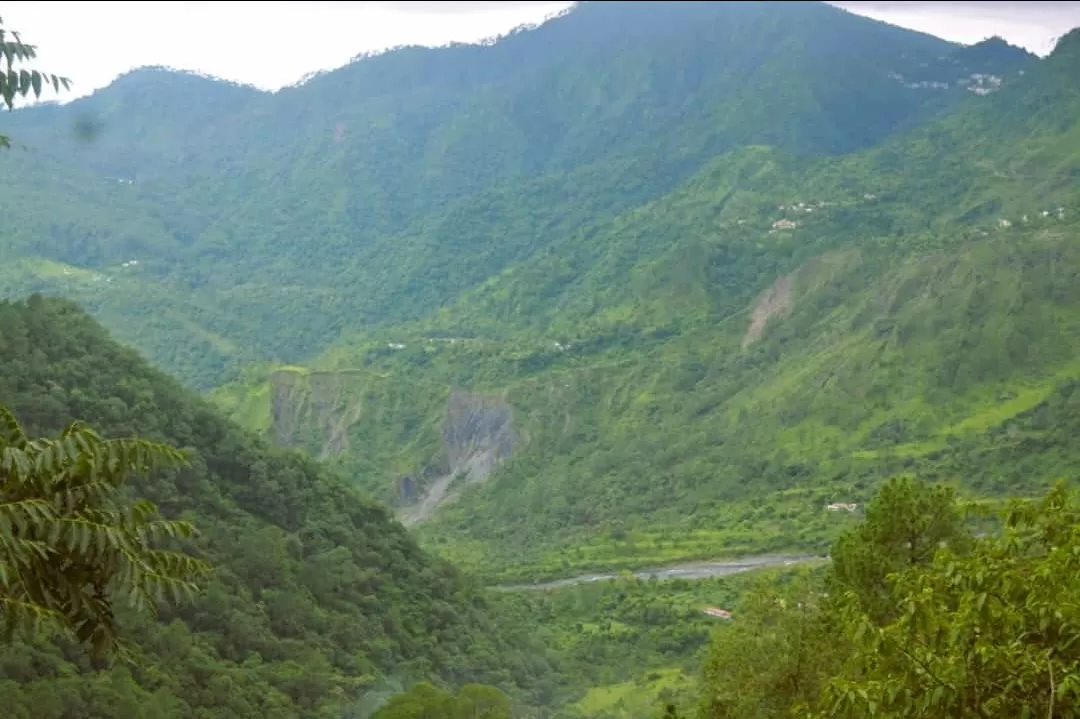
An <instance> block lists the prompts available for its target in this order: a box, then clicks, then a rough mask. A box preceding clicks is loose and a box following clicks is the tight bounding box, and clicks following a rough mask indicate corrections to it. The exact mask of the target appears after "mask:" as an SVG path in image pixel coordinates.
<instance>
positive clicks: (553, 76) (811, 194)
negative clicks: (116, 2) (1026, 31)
mask: <svg viewBox="0 0 1080 719" xmlns="http://www.w3.org/2000/svg"><path fill="white" fill-rule="evenodd" d="M0 41H3V37H0ZM5 47H7V46H5ZM12 47H14V46H12ZM19 52H21V53H23V54H19V53H14V55H13V56H12V57H13V58H14V60H15V61H17V62H24V61H33V60H34V57H33V55H32V54H29V55H28V54H26V53H25V51H24V50H20V51H19ZM5 57H6V54H5ZM6 62H8V63H10V62H12V58H8V59H7V60H6ZM57 70H63V68H57ZM12 78H14V79H12ZM13 83H14V84H13ZM52 84H54V85H57V86H60V87H62V86H63V82H61V81H60V80H59V79H58V81H57V82H54V83H52ZM13 88H14V89H13ZM0 90H2V91H3V92H2V93H0V94H2V95H3V97H4V100H5V103H6V104H7V105H8V106H9V107H10V106H11V105H12V103H13V100H15V99H16V98H17V97H18V96H19V95H21V94H28V93H31V92H36V91H37V90H36V89H35V81H34V80H33V76H31V75H27V76H25V78H24V77H22V76H20V75H18V73H16V74H15V75H0ZM0 139H3V140H4V141H5V143H4V144H6V145H8V147H6V148H5V149H3V150H2V151H0V297H3V298H7V299H6V300H0V361H2V362H3V366H4V367H5V370H4V372H2V373H0V406H2V407H6V408H9V409H10V410H11V412H12V417H13V418H17V419H18V421H19V422H21V423H22V426H23V428H24V429H25V432H26V435H25V436H23V435H22V434H21V430H20V431H18V432H16V431H15V430H14V429H11V427H15V426H16V425H15V424H14V419H12V418H9V417H7V415H6V414H5V415H3V417H2V418H0V419H4V423H6V424H10V427H9V428H8V429H7V430H5V431H7V433H8V434H7V435H6V436H5V438H4V440H3V444H0V447H3V448H4V449H3V452H5V453H6V452H7V451H8V448H11V447H14V448H16V449H17V450H18V451H19V452H22V451H23V449H24V448H26V447H30V449H29V450H26V451H27V452H29V454H26V455H25V456H29V457H37V458H38V459H36V460H34V461H33V462H30V463H29V464H27V463H25V462H24V463H23V465H20V466H21V467H24V468H25V467H29V469H25V471H24V470H23V469H18V468H17V467H16V466H15V464H14V462H15V460H14V459H10V458H8V457H16V456H23V455H21V454H18V453H17V452H16V453H7V454H4V457H5V458H8V459H3V462H6V463H7V464H4V465H3V466H2V467H0V472H4V473H7V474H4V475H3V476H4V477H8V476H9V475H10V477H17V476H18V477H30V478H33V479H35V480H39V479H41V478H42V477H47V476H48V475H49V471H50V470H49V467H50V466H51V465H50V464H49V462H50V461H51V459H50V458H51V457H53V455H52V454H50V452H52V451H53V449H50V448H61V449H58V450H56V451H59V452H61V454H63V453H64V452H67V451H68V450H67V449H64V448H65V447H69V446H71V441H68V442H67V444H65V441H66V440H65V439H64V437H65V436H67V435H60V434H59V433H61V432H63V431H64V428H65V427H66V426H69V423H70V422H71V421H73V420H79V421H83V422H87V423H88V426H89V427H92V428H93V429H94V430H96V431H97V432H99V433H100V435H101V437H105V438H127V437H133V436H138V437H140V438H142V439H143V440H146V441H151V442H155V443H160V444H156V445H153V446H156V447H159V448H165V447H166V446H172V447H176V448H178V449H179V451H180V452H181V453H182V454H183V455H184V456H185V457H186V458H187V460H188V461H187V463H186V464H185V465H182V466H173V467H165V468H159V469H156V470H154V471H152V472H150V473H142V474H139V475H138V476H135V475H133V476H132V477H131V480H130V483H129V484H128V485H126V489H125V490H124V495H123V496H124V497H125V498H126V499H127V500H130V501H135V500H136V499H137V498H143V499H145V500H147V501H149V502H152V503H153V504H154V505H156V507H157V508H159V509H160V511H161V513H162V515H163V516H164V517H165V518H166V519H167V520H168V521H169V522H171V523H172V524H168V525H162V526H163V527H164V526H169V527H173V528H174V529H175V530H176V532H177V533H180V534H187V533H188V531H189V529H190V530H192V531H193V532H194V533H193V535H192V536H191V537H188V538H181V539H179V540H177V544H178V545H179V546H180V547H182V548H183V549H184V552H185V554H184V556H190V557H191V558H192V559H193V561H195V562H197V564H193V565H191V568H195V567H198V568H200V570H201V569H203V568H206V567H210V568H212V569H211V571H210V572H209V574H207V575H206V576H205V577H202V578H201V580H200V581H199V582H194V583H191V584H190V585H189V584H185V588H186V589H188V590H191V591H188V592H186V593H185V594H186V598H184V600H183V601H180V599H181V598H180V597H175V598H174V599H176V601H160V600H161V599H162V597H155V596H153V592H150V591H147V592H145V594H146V596H147V597H149V598H150V601H148V602H147V603H148V604H150V605H152V606H154V607H156V609H157V616H156V617H155V616H153V614H152V613H146V612H139V611H135V610H134V609H131V608H128V607H126V605H125V606H124V607H123V608H121V609H119V610H118V612H119V613H118V614H117V616H116V617H112V618H109V617H107V615H108V612H104V613H102V615H101V616H106V617H107V618H109V621H108V622H106V625H107V626H108V629H109V632H110V634H109V637H112V634H111V632H112V631H113V629H116V631H117V632H119V634H118V636H121V637H123V638H126V640H127V643H128V646H129V648H130V652H131V654H130V655H126V656H125V657H124V659H123V660H122V661H119V662H117V663H116V664H115V665H112V666H110V667H108V668H105V669H103V665H102V660H101V657H100V656H99V655H98V653H95V652H94V651H93V649H94V642H93V641H90V642H89V644H90V645H91V646H90V647H89V648H88V647H87V646H85V645H86V644H87V643H88V642H87V641H86V640H87V636H86V635H87V634H88V633H89V632H90V630H89V629H84V630H83V632H82V634H80V633H79V631H75V632H74V635H75V636H74V637H73V636H71V634H72V633H71V632H69V633H68V634H67V635H65V634H61V635H57V636H53V635H52V634H49V633H48V632H37V633H33V632H32V633H31V634H30V635H29V637H23V638H12V639H11V641H8V642H7V643H5V644H4V645H3V646H2V647H0V695H2V697H3V704H4V706H5V707H6V709H5V711H8V713H9V714H11V715H12V716H15V717H21V716H26V717H31V716H32V717H38V716H41V717H57V719H60V718H61V717H65V718H66V717H84V716H90V717H94V716H101V717H112V716H132V717H198V718H200V719H201V718H203V717H226V716H228V717H232V716H237V717H246V716H256V715H259V716H271V717H281V718H283V719H284V717H348V718H350V719H353V718H355V719H361V718H362V719H420V717H449V718H450V719H455V718H456V717H461V719H465V717H473V718H475V717H481V716H482V717H487V719H505V718H507V717H533V716H536V717H544V716H551V717H559V719H585V718H586V717H588V718H590V719H658V718H659V717H660V716H665V717H668V718H669V719H670V718H671V717H686V716H698V717H699V719H721V718H727V717H732V718H735V717H744V716H748V715H752V716H761V717H765V718H766V719H767V718H768V717H773V716H776V717H779V716H790V715H791V712H792V711H793V710H795V711H797V712H801V713H802V714H803V715H808V716H821V717H825V716H829V717H844V716H850V717H865V716H871V715H882V716H895V717H924V716H925V717H928V718H929V717H937V716H943V715H948V716H971V717H987V716H993V717H997V716H1050V717H1072V716H1074V715H1075V711H1074V710H1073V709H1071V708H1070V707H1073V706H1075V705H1076V704H1077V699H1078V697H1077V696H1076V692H1077V687H1078V686H1080V685H1078V684H1077V682H1078V681H1080V675H1078V673H1077V671H1078V670H1077V666H1078V665H1077V661H1080V657H1077V656H1075V651H1074V648H1073V647H1072V644H1071V643H1070V642H1069V641H1068V637H1069V636H1071V635H1072V634H1075V631H1076V626H1075V621H1076V617H1074V616H1073V615H1074V614H1075V611H1074V610H1075V606H1074V605H1075V604H1076V601H1077V598H1078V596H1080V595H1078V594H1077V588H1076V587H1075V586H1074V585H1075V581H1074V580H1073V578H1072V577H1073V576H1074V575H1075V571H1074V570H1075V567H1074V566H1073V564H1074V563H1075V558H1076V556H1080V555H1077V553H1076V551H1075V547H1074V545H1075V543H1076V530H1075V527H1076V526H1077V525H1076V521H1075V520H1076V512H1077V511H1078V510H1077V509H1076V506H1075V503H1074V500H1073V499H1072V498H1071V496H1070V495H1069V493H1068V491H1067V490H1066V489H1064V488H1061V487H1058V488H1057V489H1053V488H1054V487H1055V486H1056V483H1057V482H1058V481H1059V480H1062V479H1071V478H1072V477H1073V476H1074V475H1075V474H1076V468H1077V466H1080V456H1078V452H1080V449H1078V448H1077V446H1076V442H1075V437H1076V436H1077V432H1078V431H1080V426H1077V425H1078V423H1080V412H1078V411H1077V410H1078V408H1080V364H1078V360H1077V359H1076V358H1077V356H1078V353H1080V310H1078V307H1080V275H1078V273H1080V245H1078V243H1077V239H1078V231H1080V225H1078V218H1080V183H1078V180H1080V29H1078V30H1073V31H1072V32H1070V33H1068V34H1066V35H1065V36H1064V37H1063V38H1062V39H1061V40H1060V42H1059V43H1058V45H1057V47H1056V49H1055V50H1054V52H1053V53H1052V54H1051V55H1050V56H1049V57H1046V58H1037V57H1035V56H1033V55H1031V54H1029V53H1027V52H1025V51H1023V50H1021V49H1019V48H1016V47H1012V46H1010V45H1008V44H1007V43H1005V42H1004V41H1002V40H1000V39H990V40H986V41H984V42H981V43H978V44H976V45H973V46H967V47H965V46H960V45H957V44H954V43H950V42H946V41H944V40H940V39H938V38H935V37H931V36H928V35H924V34H920V33H915V32H912V31H908V30H903V29H900V28H897V27H893V26H889V25H886V24H884V23H880V22H876V21H872V20H868V19H866V18H862V17H859V16H857V15H854V14H851V13H848V12H845V11H842V10H840V9H837V8H835V7H832V6H830V5H827V4H825V3H815V2H807V3H767V2H726V3H721V2H603V3H600V2H582V3H576V4H575V5H574V6H573V7H572V8H571V9H570V10H569V11H567V12H566V13H563V14H561V15H560V16H558V17H555V18H553V19H550V20H548V21H546V22H544V23H543V24H541V25H539V26H537V27H533V28H519V29H517V30H514V31H512V32H509V33H508V34H506V35H505V36H503V37H500V38H496V39H492V40H491V41H490V42H485V43H481V44H476V45H461V44H453V45H450V46H447V47H442V48H420V47H405V48H396V49H393V50H390V51H387V52H384V53H379V54H375V55H371V56H362V57H357V58H356V59H355V60H354V61H353V62H351V63H349V64H348V65H346V66H345V67H343V68H340V69H337V70H334V71H329V72H324V73H320V74H318V75H316V76H314V77H312V78H310V79H308V80H306V81H304V82H302V83H299V84H297V85H296V86H294V87H290V88H286V89H283V90H281V91H278V92H275V93H266V92H262V91H259V90H256V89H254V88H251V87H247V86H242V85H238V84H235V83H229V82H224V81H221V80H217V79H214V78H210V77H205V76H202V75H198V74H194V73H187V72H179V71H174V70H171V69H167V68H141V69H137V70H133V71H131V72H129V73H127V74H125V75H123V76H121V77H119V78H117V79H116V80H115V81H114V82H113V83H112V84H111V85H109V86H108V87H105V88H103V89H101V90H98V91H96V92H94V93H93V94H92V95H90V96H89V97H86V98H82V99H79V100H76V101H74V102H71V103H69V104H66V105H50V104H39V105H36V106H34V107H30V108H24V109H19V110H17V111H16V112H13V113H4V114H3V115H2V116H0ZM27 297H29V299H26V298H27ZM112 338H115V341H114V339H112ZM121 343H122V344H121ZM144 357H145V359H143V358H144ZM170 376H171V377H175V378H176V379H172V378H171V377H170ZM196 392H198V393H201V394H202V396H199V395H198V394H195V393H196ZM8 419H10V420H11V422H8V421H7V420H8ZM80 426H83V425H76V428H78V427H80ZM69 431H74V432H76V434H74V435H72V436H75V437H83V438H84V439H85V438H86V437H91V435H85V434H78V432H81V431H83V430H79V429H76V430H69ZM86 431H88V430H86ZM38 437H49V438H53V440H52V442H53V443H52V444H49V443H48V442H45V443H39V444H34V443H33V442H32V441H31V439H29V438H38ZM72 441H74V440H72ZM80 441H82V440H80ZM86 441H88V442H91V444H92V443H93V442H94V441H96V440H86ZM116 446H122V445H116ZM133 446H134V445H133ZM138 446H143V445H138ZM145 446H147V447H149V446H151V445H145ZM42 448H44V449H42ZM162 451H163V452H165V454H169V453H170V452H171V450H166V449H162ZM35 452H36V453H37V454H35ZM42 458H44V459H42ZM47 460H48V461H47ZM135 464H138V462H136V463H135ZM133 466H134V465H133ZM13 467H16V469H18V471H17V472H16V471H15V470H13V469H11V468H13ZM125 467H126V465H125ZM113 469H114V471H113V474H112V475H111V476H113V477H114V478H115V477H119V476H123V475H124V474H125V472H124V471H122V470H123V468H119V467H114V468H113ZM20 472H21V474H20ZM908 476H912V477H916V478H918V479H917V481H914V482H908V481H906V480H904V481H900V480H898V479H897V478H898V477H908ZM7 486H15V485H14V484H13V483H12V484H10V485H7ZM944 487H949V488H950V489H948V490H946V489H944ZM5 491H7V492H9V493H10V492H11V491H13V490H10V489H6V490H5ZM4 497H5V499H4V502H8V501H9V499H8V495H4ZM1009 498H1026V501H1025V502H1022V503H1020V504H1015V505H1008V509H1007V510H1006V511H1005V512H1004V514H1003V515H1002V517H1003V519H1002V520H1001V521H997V520H995V519H994V518H993V517H992V516H990V513H991V512H992V511H993V510H997V509H1001V508H1002V507H1003V506H1006V505H1007V500H1008V499H1009ZM58 501H59V500H58ZM133 506H139V507H141V506H144V505H133ZM145 506H146V507H148V506H149V505H145ZM13 511H15V510H12V509H11V508H5V509H4V511H3V512H0V525H2V526H0V530H3V531H0V539H2V540H3V541H4V542H7V541H8V540H7V538H8V537H9V536H14V535H12V534H11V533H12V532H13V531H16V530H17V531H18V532H24V533H25V532H26V531H28V530H26V529H25V527H24V526H23V525H18V523H11V522H9V521H8V518H10V517H16V516H21V515H17V514H13V513H12V512H13ZM147 512H149V510H148V509H147ZM110 516H111V515H110ZM148 516H149V515H148ZM395 520H400V523H399V522H398V521H395ZM930 520H934V521H930ZM110 521H112V520H110ZM117 521H118V522H119V521H121V520H117ZM16 525H18V526H16ZM32 525H33V522H30V523H29V524H28V525H26V526H32ZM12 527H14V528H15V529H12ZM72 536H76V535H72ZM19 537H20V541H29V540H26V536H23V535H19ZM33 541H37V540H36V539H35V540H33ZM65 541H67V540H65ZM54 543H55V542H54ZM71 544H72V546H71V547H70V551H72V552H75V550H76V549H79V547H78V546H75V545H78V544H79V542H78V541H72V542H71ZM14 546H16V544H3V545H2V546H0V550H2V551H4V552H10V551H12V550H10V549H9V547H14ZM18 546H23V545H18ZM95 546H96V545H95ZM939 548H940V549H941V550H942V551H941V552H938V553H936V554H935V550H936V549H939ZM917 550H918V551H917ZM82 551H83V552H84V553H85V552H87V551H90V550H89V549H87V548H85V547H84V548H82ZM95 551H96V550H95ZM773 552H791V553H794V552H799V553H807V554H814V555H817V556H822V555H825V554H829V555H831V558H832V561H831V562H829V563H826V562H820V563H816V564H812V565H810V564H808V565H800V566H799V567H787V568H783V569H779V570H770V571H768V572H763V573H756V574H752V575H739V576H733V577H726V578H722V579H704V580H702V579H697V580H694V581H683V580H673V581H656V580H649V581H645V580H640V579H635V578H634V577H633V576H632V575H629V574H625V575H623V576H621V577H620V578H618V579H616V580H613V581H595V582H593V581H591V580H589V579H587V578H586V579H584V580H583V581H581V582H578V583H571V584H568V585H565V586H560V587H558V588H550V589H542V588H538V587H536V586H530V585H535V584H536V583H538V582H542V581H543V580H548V579H554V578H562V577H570V576H573V575H585V576H586V577H587V576H588V575H586V574H585V573H594V572H601V571H603V572H617V571H620V570H633V569H639V568H642V567H662V566H667V565H671V564H674V563H676V562H681V561H685V560H691V559H706V558H716V557H723V556H726V557H730V556H733V555H740V554H761V553H773ZM0 556H2V557H7V556H9V555H0ZM10 556H14V555H13V554H12V555H10ZM147 556H148V557H150V558H151V559H152V557H154V556H160V557H163V556H165V555H153V554H150V555H147ZM170 556H172V555H170ZM24 559H25V557H23V556H22V555H20V557H19V561H20V562H23V560H24ZM151 559H147V561H148V562H150V561H151ZM7 561H8V560H7V559H3V558H0V570H3V571H4V572H7V569H6V567H7V566H8V564H7ZM79 561H81V560H79ZM75 563H76V564H78V562H75ZM151 563H152V562H151ZM203 563H205V564H203ZM25 565H26V566H40V565H33V562H32V561H30V560H26V562H25ZM20 566H22V565H20ZM79 566H82V565H79ZM148 566H149V565H148ZM27 571H29V570H27ZM66 571H67V574H66V575H65V576H68V575H74V574H77V573H78V572H79V571H81V570H80V569H78V568H76V569H71V568H68V570H66ZM192 573H193V574H200V576H201V573H200V572H194V571H193V572H192ZM181 574H182V573H181ZM593 579H596V578H595V577H594V578H593ZM178 581H179V580H178ZM185 581H186V580H185ZM76 584H77V582H76ZM494 585H498V586H494ZM511 585H512V586H511ZM8 586H9V582H8V580H7V579H4V580H3V581H0V589H3V591H0V600H3V601H5V602H9V604H10V601H9V597H8V595H7V594H4V593H3V592H4V591H7V587H8ZM142 589H146V587H142ZM30 593H31V594H33V592H30ZM48 594H49V593H48V592H38V593H37V595H35V596H34V597H31V598H32V599H35V601H36V600H41V603H42V604H43V605H44V604H47V602H45V599H47V598H48V597H47V595H48ZM140 596H142V595H141V594H140ZM144 598H145V597H144ZM55 603H58V604H61V605H62V604H64V600H57V602H55ZM5 606H7V605H5ZM12 606H14V605H12ZM706 607H722V608H727V609H730V610H733V612H734V615H733V618H732V619H731V621H727V620H724V619H720V618H717V617H716V616H710V615H707V614H705V613H704V612H703V610H704V608H706ZM75 614H76V616H80V615H78V614H77V612H76V613H75ZM101 616H98V617H97V619H101ZM113 620H115V621H113ZM5 621H6V626H8V627H11V626H15V624H16V623H17V622H15V621H14V615H6V616H5ZM710 637H711V638H710ZM107 643H108V642H106V644H107ZM1070 712H1073V713H1070Z"/></svg>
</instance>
